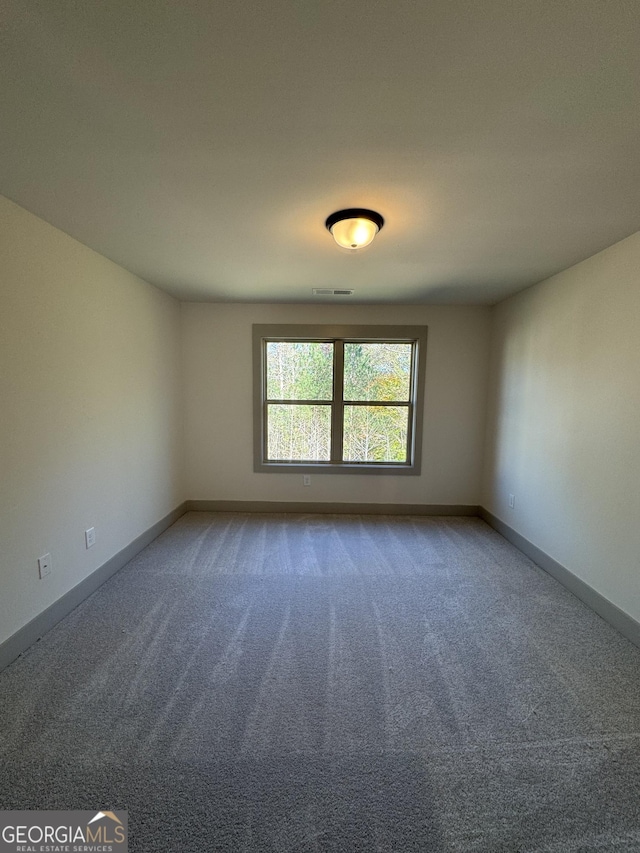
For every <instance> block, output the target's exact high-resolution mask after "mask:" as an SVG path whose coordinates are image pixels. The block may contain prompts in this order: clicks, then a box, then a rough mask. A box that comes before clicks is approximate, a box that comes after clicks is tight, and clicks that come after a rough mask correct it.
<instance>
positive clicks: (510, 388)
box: [483, 234, 640, 620]
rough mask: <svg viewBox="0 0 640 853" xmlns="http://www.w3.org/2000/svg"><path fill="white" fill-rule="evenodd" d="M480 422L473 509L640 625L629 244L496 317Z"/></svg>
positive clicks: (634, 278)
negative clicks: (479, 472)
mask: <svg viewBox="0 0 640 853" xmlns="http://www.w3.org/2000/svg"><path fill="white" fill-rule="evenodd" d="M487 423H488V428H487V450H486V471H485V479H484V494H483V505H484V506H485V507H486V508H487V509H488V510H490V512H492V513H494V515H496V516H498V517H499V518H500V519H502V520H503V521H505V522H506V523H507V524H508V525H509V526H510V527H512V528H514V529H515V530H516V531H517V532H518V533H520V534H521V535H523V536H525V537H526V538H527V539H529V540H530V541H531V542H533V543H534V544H535V545H537V546H538V548H540V549H542V550H543V551H545V552H546V553H547V554H549V555H550V556H551V557H553V558H554V559H555V560H556V561H558V562H559V563H561V564H562V565H564V566H565V567H566V568H568V569H569V570H570V571H571V572H573V573H574V574H575V575H577V576H578V577H580V578H581V579H582V580H584V581H586V583H588V584H589V585H590V586H592V587H593V588H594V589H596V590H597V591H598V592H599V593H601V594H602V595H603V596H604V597H605V598H607V599H609V600H610V601H612V602H613V603H614V604H616V605H617V606H618V607H620V608H621V609H622V610H624V611H625V612H626V613H628V614H629V615H631V616H632V617H633V618H635V619H637V620H640V523H639V522H640V234H635V235H634V236H632V237H629V238H627V239H626V240H623V241H622V242H621V243H618V244H616V245H615V246H612V247H611V248H609V249H606V250H605V251H603V252H601V253H599V254H598V255H595V256H594V257H593V258H590V259H589V260H586V261H584V262H582V263H580V264H578V265H577V266H575V267H572V268H571V269H569V270H566V271H565V272H563V273H560V274H559V275H556V276H554V277H553V278H551V279H549V280H548V281H545V282H543V283H542V284H539V285H536V286H535V287H533V288H530V289H528V290H526V291H524V292H523V293H520V294H518V295H516V296H514V297H512V298H510V299H508V300H506V301H505V302H503V303H501V304H500V305H499V306H497V308H496V309H495V315H494V328H493V352H492V368H491V384H490V394H489V409H488V421H487ZM509 493H511V494H514V495H515V496H516V504H515V508H514V509H510V508H509V506H508V495H509Z"/></svg>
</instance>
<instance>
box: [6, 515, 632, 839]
mask: <svg viewBox="0 0 640 853" xmlns="http://www.w3.org/2000/svg"><path fill="white" fill-rule="evenodd" d="M0 807H1V808H4V809H9V808H13V809H26V808H50V809H93V810H97V809H98V808H99V809H103V810H104V809H115V810H117V809H127V810H128V820H129V828H130V850H132V851H135V853H155V851H163V853H200V851H225V852H226V851H245V852H246V853H253V851H260V852H261V853H262V851H265V853H266V851H270V853H318V851H322V853H325V851H326V853H329V851H330V852H331V853H352V851H363V853H364V851H367V853H368V851H379V853H414V852H415V853H429V851H447V853H450V852H451V853H453V851H487V853H501V851H504V853H514V851H521V853H524V852H525V851H530V853H534V851H535V853H542V851H545V853H547V852H548V853H577V851H594V850H600V851H640V650H638V649H636V648H635V647H634V646H632V645H631V644H630V643H629V642H627V641H626V640H625V639H624V638H623V637H621V636H620V635H619V634H617V633H616V632H615V631H614V630H613V629H612V628H611V627H609V626H608V625H607V624H606V623H605V622H603V621H602V620H601V619H600V618H599V617H598V616H596V615H595V614H594V613H592V612H591V611H590V610H589V609H587V608H586V607H585V606H584V605H582V604H581V603H580V602H579V601H578V600H577V599H575V598H574V597H573V596H572V595H571V594H570V593H568V592H567V591H566V590H565V589H564V588H563V587H561V586H560V585H559V584H558V583H556V582H555V581H554V580H553V579H552V578H550V577H549V576H548V575H546V574H545V573H544V572H543V571H541V570H540V569H538V568H537V567H536V566H534V565H533V564H532V563H531V562H530V561H529V560H528V559H527V558H525V557H524V556H523V555H522V554H521V553H520V552H519V551H517V550H516V549H515V548H513V547H512V546H511V545H510V544H509V543H508V542H506V540H504V539H503V538H502V537H501V536H500V535H498V534H497V533H496V532H494V531H493V530H492V529H491V528H489V527H488V526H487V525H486V524H485V523H484V522H482V521H480V520H479V519H477V518H418V517H390V516H384V517H376V516H338V515H335V516H327V515H293V514H292V515H258V514H256V515H250V514H241V513H219V514H214V513H189V514H187V515H185V516H183V518H181V519H180V520H179V521H178V522H177V523H176V524H175V525H174V526H173V527H172V528H170V529H169V530H168V531H166V532H165V533H164V534H163V535H162V536H160V537H159V538H158V539H157V540H156V541H155V542H153V543H152V544H151V545H150V546H149V547H148V548H146V549H145V550H144V551H142V552H141V553H140V554H139V555H138V556H137V557H136V558H135V559H134V560H132V561H131V563H129V564H128V565H127V566H125V568H124V569H122V570H121V571H120V572H119V573H118V574H117V575H115V576H114V577H113V578H112V579H111V580H110V581H108V582H107V583H106V584H105V585H104V586H103V587H101V588H100V589H99V590H98V591H97V592H96V593H95V594H94V595H92V596H91V597H90V598H89V599H87V600H86V601H85V602H84V603H83V604H82V605H81V606H80V607H78V608H77V609H76V610H75V611H74V612H73V613H72V614H70V615H69V616H68V617H67V618H66V619H64V620H63V621H62V622H61V623H60V624H59V625H58V626H56V628H54V629H53V630H52V631H50V632H49V633H48V634H47V635H46V636H45V637H43V638H42V640H40V641H39V642H38V643H36V644H35V645H34V646H33V647H32V648H31V649H30V650H29V651H28V652H26V653H25V654H24V655H23V656H22V657H21V658H19V659H18V660H17V661H16V662H15V663H14V664H12V665H11V666H10V667H8V668H7V669H6V670H5V671H4V672H2V673H0Z"/></svg>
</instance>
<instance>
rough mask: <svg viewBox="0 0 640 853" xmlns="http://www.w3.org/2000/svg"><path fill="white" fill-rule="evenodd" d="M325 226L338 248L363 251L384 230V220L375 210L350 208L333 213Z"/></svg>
mask: <svg viewBox="0 0 640 853" xmlns="http://www.w3.org/2000/svg"><path fill="white" fill-rule="evenodd" d="M325 224H326V226H327V228H328V229H329V231H330V232H331V234H332V236H333V239H334V240H335V241H336V243H337V244H338V246H342V247H343V248H344V249H363V248H364V247H365V246H368V245H369V243H371V241H372V240H373V238H374V237H375V236H376V234H377V233H378V231H379V230H380V229H381V228H382V225H383V224H384V219H383V218H382V217H381V216H380V214H379V213H376V212H375V211H374V210H365V209H363V208H350V209H348V210H339V211H337V212H336V213H332V214H331V216H329V217H328V219H327V221H326V223H325Z"/></svg>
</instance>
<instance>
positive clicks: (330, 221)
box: [324, 207, 384, 231]
mask: <svg viewBox="0 0 640 853" xmlns="http://www.w3.org/2000/svg"><path fill="white" fill-rule="evenodd" d="M343 219H370V220H371V222H374V223H375V224H376V225H377V226H378V231H379V230H380V229H381V228H382V226H383V225H384V219H383V217H382V216H380V214H379V213H377V212H376V211H375V210H367V208H365V207H349V208H347V209H346V210H336V212H335V213H332V214H331V216H327V219H326V222H325V223H324V224H325V226H326V227H327V230H328V231H331V229H332V228H333V226H334V225H335V224H336V222H342V220H343Z"/></svg>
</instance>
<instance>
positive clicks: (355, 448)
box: [343, 406, 409, 462]
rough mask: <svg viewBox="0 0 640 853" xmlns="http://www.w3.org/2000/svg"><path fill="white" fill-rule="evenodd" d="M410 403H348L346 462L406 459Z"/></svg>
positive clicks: (345, 435) (344, 440)
mask: <svg viewBox="0 0 640 853" xmlns="http://www.w3.org/2000/svg"><path fill="white" fill-rule="evenodd" d="M408 423H409V407H408V406H345V407H344V439H343V447H344V449H343V459H344V461H345V462H406V461H407V425H408Z"/></svg>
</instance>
